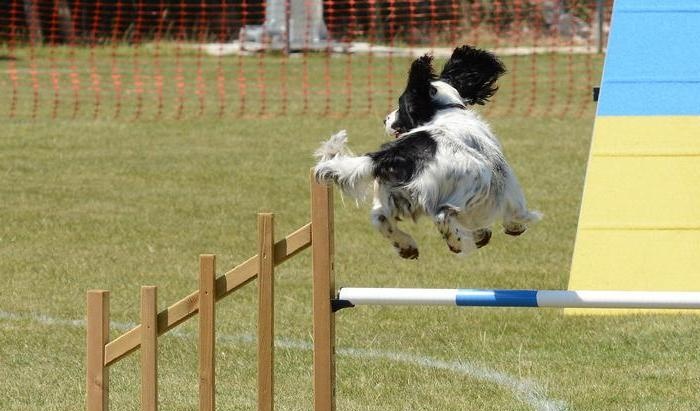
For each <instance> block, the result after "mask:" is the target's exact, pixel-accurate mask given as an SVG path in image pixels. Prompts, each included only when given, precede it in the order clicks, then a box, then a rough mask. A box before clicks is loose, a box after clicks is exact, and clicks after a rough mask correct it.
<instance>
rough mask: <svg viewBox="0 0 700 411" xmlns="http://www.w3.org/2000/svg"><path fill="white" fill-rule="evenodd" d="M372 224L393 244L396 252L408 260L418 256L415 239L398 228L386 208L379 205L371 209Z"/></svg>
mask: <svg viewBox="0 0 700 411" xmlns="http://www.w3.org/2000/svg"><path fill="white" fill-rule="evenodd" d="M372 224H373V225H374V227H375V228H376V229H377V230H378V231H379V232H380V233H381V234H382V235H383V236H384V237H385V238H386V239H388V240H389V241H391V244H392V245H393V246H394V249H395V250H396V252H397V253H398V254H399V255H400V256H401V257H402V258H407V259H410V260H415V259H417V258H418V245H417V244H416V240H414V239H413V237H411V236H410V235H408V234H407V233H405V232H403V231H401V230H399V228H398V226H397V225H396V221H394V219H393V218H392V217H391V216H389V213H388V210H387V209H386V208H384V207H382V206H381V205H379V206H378V207H377V206H375V207H374V208H373V209H372Z"/></svg>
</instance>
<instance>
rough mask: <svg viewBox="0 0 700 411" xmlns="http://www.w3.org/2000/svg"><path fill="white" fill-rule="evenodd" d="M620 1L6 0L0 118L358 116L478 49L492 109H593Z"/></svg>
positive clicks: (540, 112) (1, 20)
mask: <svg viewBox="0 0 700 411" xmlns="http://www.w3.org/2000/svg"><path fill="white" fill-rule="evenodd" d="M610 3H611V0H605V1H602V0H365V1H359V0H267V1H265V0H237V1H230V0H229V1H214V0H207V1H192V0H179V1H178V0H129V1H125V0H96V1H89V0H4V1H0V70H1V71H0V110H2V112H0V116H2V117H9V118H94V119H99V118H119V119H130V120H138V119H183V118H196V117H206V116H211V117H220V118H226V117H256V118H258V117H267V116H285V115H309V114H312V115H322V116H341V117H344V116H361V115H367V114H381V115H383V113H384V112H386V111H387V110H389V109H391V108H392V107H393V106H394V105H395V102H396V99H397V97H398V94H399V93H400V92H401V89H402V87H403V82H404V77H405V73H406V70H407V68H408V65H409V62H410V60H411V59H412V58H414V57H416V56H418V55H421V54H424V53H432V54H433V55H434V56H435V57H436V60H438V61H440V60H444V59H446V58H447V57H448V56H449V54H450V52H451V50H452V48H453V47H455V46H457V45H461V44H465V43H467V44H472V45H476V46H479V47H482V48H488V49H490V50H492V51H494V52H496V53H497V54H498V55H499V56H500V57H501V58H502V59H503V60H504V62H505V63H506V65H507V67H508V69H509V72H508V74H507V75H506V76H505V77H504V78H503V79H502V80H501V87H500V91H499V93H498V94H497V96H496V97H495V98H494V101H493V102H492V103H491V104H489V105H488V106H487V107H486V110H488V111H489V114H490V115H512V116H559V117H571V116H583V115H590V114H591V113H592V110H593V104H594V103H593V102H592V98H591V89H592V87H594V86H596V85H597V83H598V81H599V77H600V72H601V69H602V60H603V53H604V51H605V50H604V49H605V43H606V36H607V29H608V22H609V16H610V6H611V4H610Z"/></svg>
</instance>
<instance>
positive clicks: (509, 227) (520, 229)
mask: <svg viewBox="0 0 700 411" xmlns="http://www.w3.org/2000/svg"><path fill="white" fill-rule="evenodd" d="M525 231H527V226H526V225H525V224H521V223H512V222H511V223H507V224H503V232H504V233H506V234H508V235H512V236H513V237H517V236H519V235H520V234H522V233H524V232H525Z"/></svg>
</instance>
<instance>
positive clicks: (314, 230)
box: [311, 170, 335, 411]
mask: <svg viewBox="0 0 700 411" xmlns="http://www.w3.org/2000/svg"><path fill="white" fill-rule="evenodd" d="M333 243H334V241H333V188H332V187H330V186H326V185H323V184H319V183H318V182H316V178H315V177H314V173H313V170H312V171H311V250H312V251H311V252H312V255H313V256H312V271H313V335H314V411H335V318H334V314H333V311H332V310H331V299H332V298H333V297H334V294H335V278H334V274H333V247H334V244H333Z"/></svg>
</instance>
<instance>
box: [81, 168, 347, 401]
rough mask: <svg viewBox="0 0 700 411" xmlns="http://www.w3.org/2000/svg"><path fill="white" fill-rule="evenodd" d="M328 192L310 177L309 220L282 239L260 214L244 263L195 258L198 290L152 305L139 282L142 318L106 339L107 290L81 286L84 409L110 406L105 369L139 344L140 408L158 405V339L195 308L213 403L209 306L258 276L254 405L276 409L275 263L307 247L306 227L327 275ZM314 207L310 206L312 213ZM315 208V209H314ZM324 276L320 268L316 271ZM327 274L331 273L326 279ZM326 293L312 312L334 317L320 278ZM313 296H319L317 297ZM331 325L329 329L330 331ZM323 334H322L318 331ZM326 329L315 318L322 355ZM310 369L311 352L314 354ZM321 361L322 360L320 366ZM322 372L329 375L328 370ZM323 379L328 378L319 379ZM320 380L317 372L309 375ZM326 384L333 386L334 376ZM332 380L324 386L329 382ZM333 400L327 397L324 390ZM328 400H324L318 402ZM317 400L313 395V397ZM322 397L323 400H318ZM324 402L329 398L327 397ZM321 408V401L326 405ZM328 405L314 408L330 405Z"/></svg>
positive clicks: (202, 380)
mask: <svg viewBox="0 0 700 411" xmlns="http://www.w3.org/2000/svg"><path fill="white" fill-rule="evenodd" d="M331 195H332V190H331V188H329V187H326V186H324V185H320V184H318V183H317V182H316V181H315V179H314V178H313V175H312V176H311V197H312V198H311V203H312V212H311V214H312V218H311V222H310V223H307V224H305V225H304V226H302V227H300V228H299V229H297V230H296V231H294V232H293V233H291V234H289V235H288V236H286V237H285V238H283V239H282V240H280V241H277V242H275V240H274V237H275V236H274V215H273V214H267V213H262V214H258V254H256V255H254V256H252V257H250V258H249V259H247V260H246V261H244V262H243V263H242V264H239V265H238V266H236V267H234V268H233V269H231V270H229V271H227V272H226V273H224V274H223V275H221V276H219V277H217V276H216V257H215V256H214V255H208V254H205V255H201V256H200V273H199V289H198V290H196V291H194V292H192V293H190V294H189V295H187V296H186V297H184V298H182V299H180V300H179V301H177V302H176V303H174V304H172V305H170V306H169V307H168V308H166V309H165V310H163V311H160V312H158V310H157V288H156V287H154V286H144V287H142V288H141V320H140V324H139V325H137V326H135V327H133V328H132V329H130V330H128V331H126V332H125V333H123V334H122V335H120V336H119V337H117V338H115V339H114V340H112V341H109V321H110V320H109V291H105V290H89V291H88V292H87V330H86V343H87V362H86V368H87V370H86V409H87V411H108V410H109V367H111V366H113V365H114V364H116V363H117V362H118V361H120V360H121V359H123V358H125V357H126V356H128V355H129V354H131V353H132V352H134V351H136V350H138V349H140V350H141V407H142V410H149V411H155V410H157V409H158V337H159V336H161V335H163V334H165V333H166V332H168V331H170V330H172V329H173V328H175V327H177V326H178V325H179V324H181V323H183V322H184V321H186V320H188V319H190V318H192V317H193V316H195V315H197V314H199V410H200V411H212V410H214V409H215V368H216V367H215V357H216V355H215V352H216V350H215V341H216V334H215V305H216V302H217V301H219V300H221V299H223V298H225V297H226V296H228V295H230V294H231V293H233V292H234V291H236V290H238V289H239V288H241V287H243V286H244V285H246V284H248V283H249V282H251V281H252V280H254V279H256V278H257V279H258V292H259V294H258V296H259V298H258V410H260V411H272V410H273V408H274V405H273V404H274V369H273V363H274V268H275V267H276V266H278V265H280V264H282V263H283V262H285V261H287V260H289V259H290V258H292V257H293V256H295V255H297V254H298V253H299V252H301V251H303V250H305V249H306V248H308V247H309V246H310V245H312V232H313V235H314V236H316V238H317V239H319V241H317V247H316V249H315V250H314V257H313V258H314V264H313V268H312V270H313V272H314V277H315V278H316V277H318V276H319V273H324V272H325V273H326V274H325V275H328V274H329V273H330V272H331V270H332V261H333V260H332V250H333V245H332V239H333V227H332V222H333V216H332V212H333V211H332V204H333V202H332V197H331ZM319 206H321V207H322V208H321V209H319V208H318V207H319ZM314 210H315V211H314ZM319 210H320V211H319ZM322 276H323V274H321V277H322ZM329 278H332V277H329ZM326 285H327V287H324V289H325V292H322V293H319V295H318V296H317V295H316V294H317V291H316V290H315V291H314V318H316V316H317V315H318V314H319V313H325V316H326V317H328V318H331V319H332V314H331V311H330V299H331V295H330V292H331V290H332V284H326ZM318 298H323V301H322V302H320V301H321V300H319V299H318ZM326 317H323V318H326ZM329 331H330V333H329ZM318 332H321V335H320V336H319V335H317V333H318ZM331 337H332V329H331V330H328V329H327V327H325V329H323V327H321V328H319V325H318V324H317V322H316V321H314V345H315V346H317V345H319V344H320V345H323V346H325V347H326V349H325V351H323V350H322V352H323V353H324V354H323V355H325V356H329V355H330V358H332V356H333V352H332V340H331ZM314 361H315V365H314V366H315V367H316V366H317V365H316V364H317V363H316V358H314ZM320 365H323V364H319V366H320ZM326 369H327V371H332V372H331V373H330V374H329V373H328V372H326V373H324V374H323V375H325V376H328V375H330V376H331V378H332V377H333V376H334V375H335V372H334V370H333V369H332V368H331V369H328V367H327V366H326ZM323 378H326V377H323ZM314 381H315V383H314V386H316V384H318V378H315V380H314ZM324 384H326V388H327V392H331V391H330V390H332V380H330V381H328V382H327V383H324ZM328 384H330V385H328ZM326 398H327V400H330V401H332V396H328V395H326ZM324 401H326V400H324ZM316 402H317V401H316V400H315V403H316ZM323 403H324V402H321V404H323ZM325 404H326V405H328V404H329V403H328V402H325ZM324 407H325V406H324ZM332 408H334V407H332V406H329V408H323V407H322V408H318V405H317V406H316V409H317V410H319V409H325V410H327V411H332Z"/></svg>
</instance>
